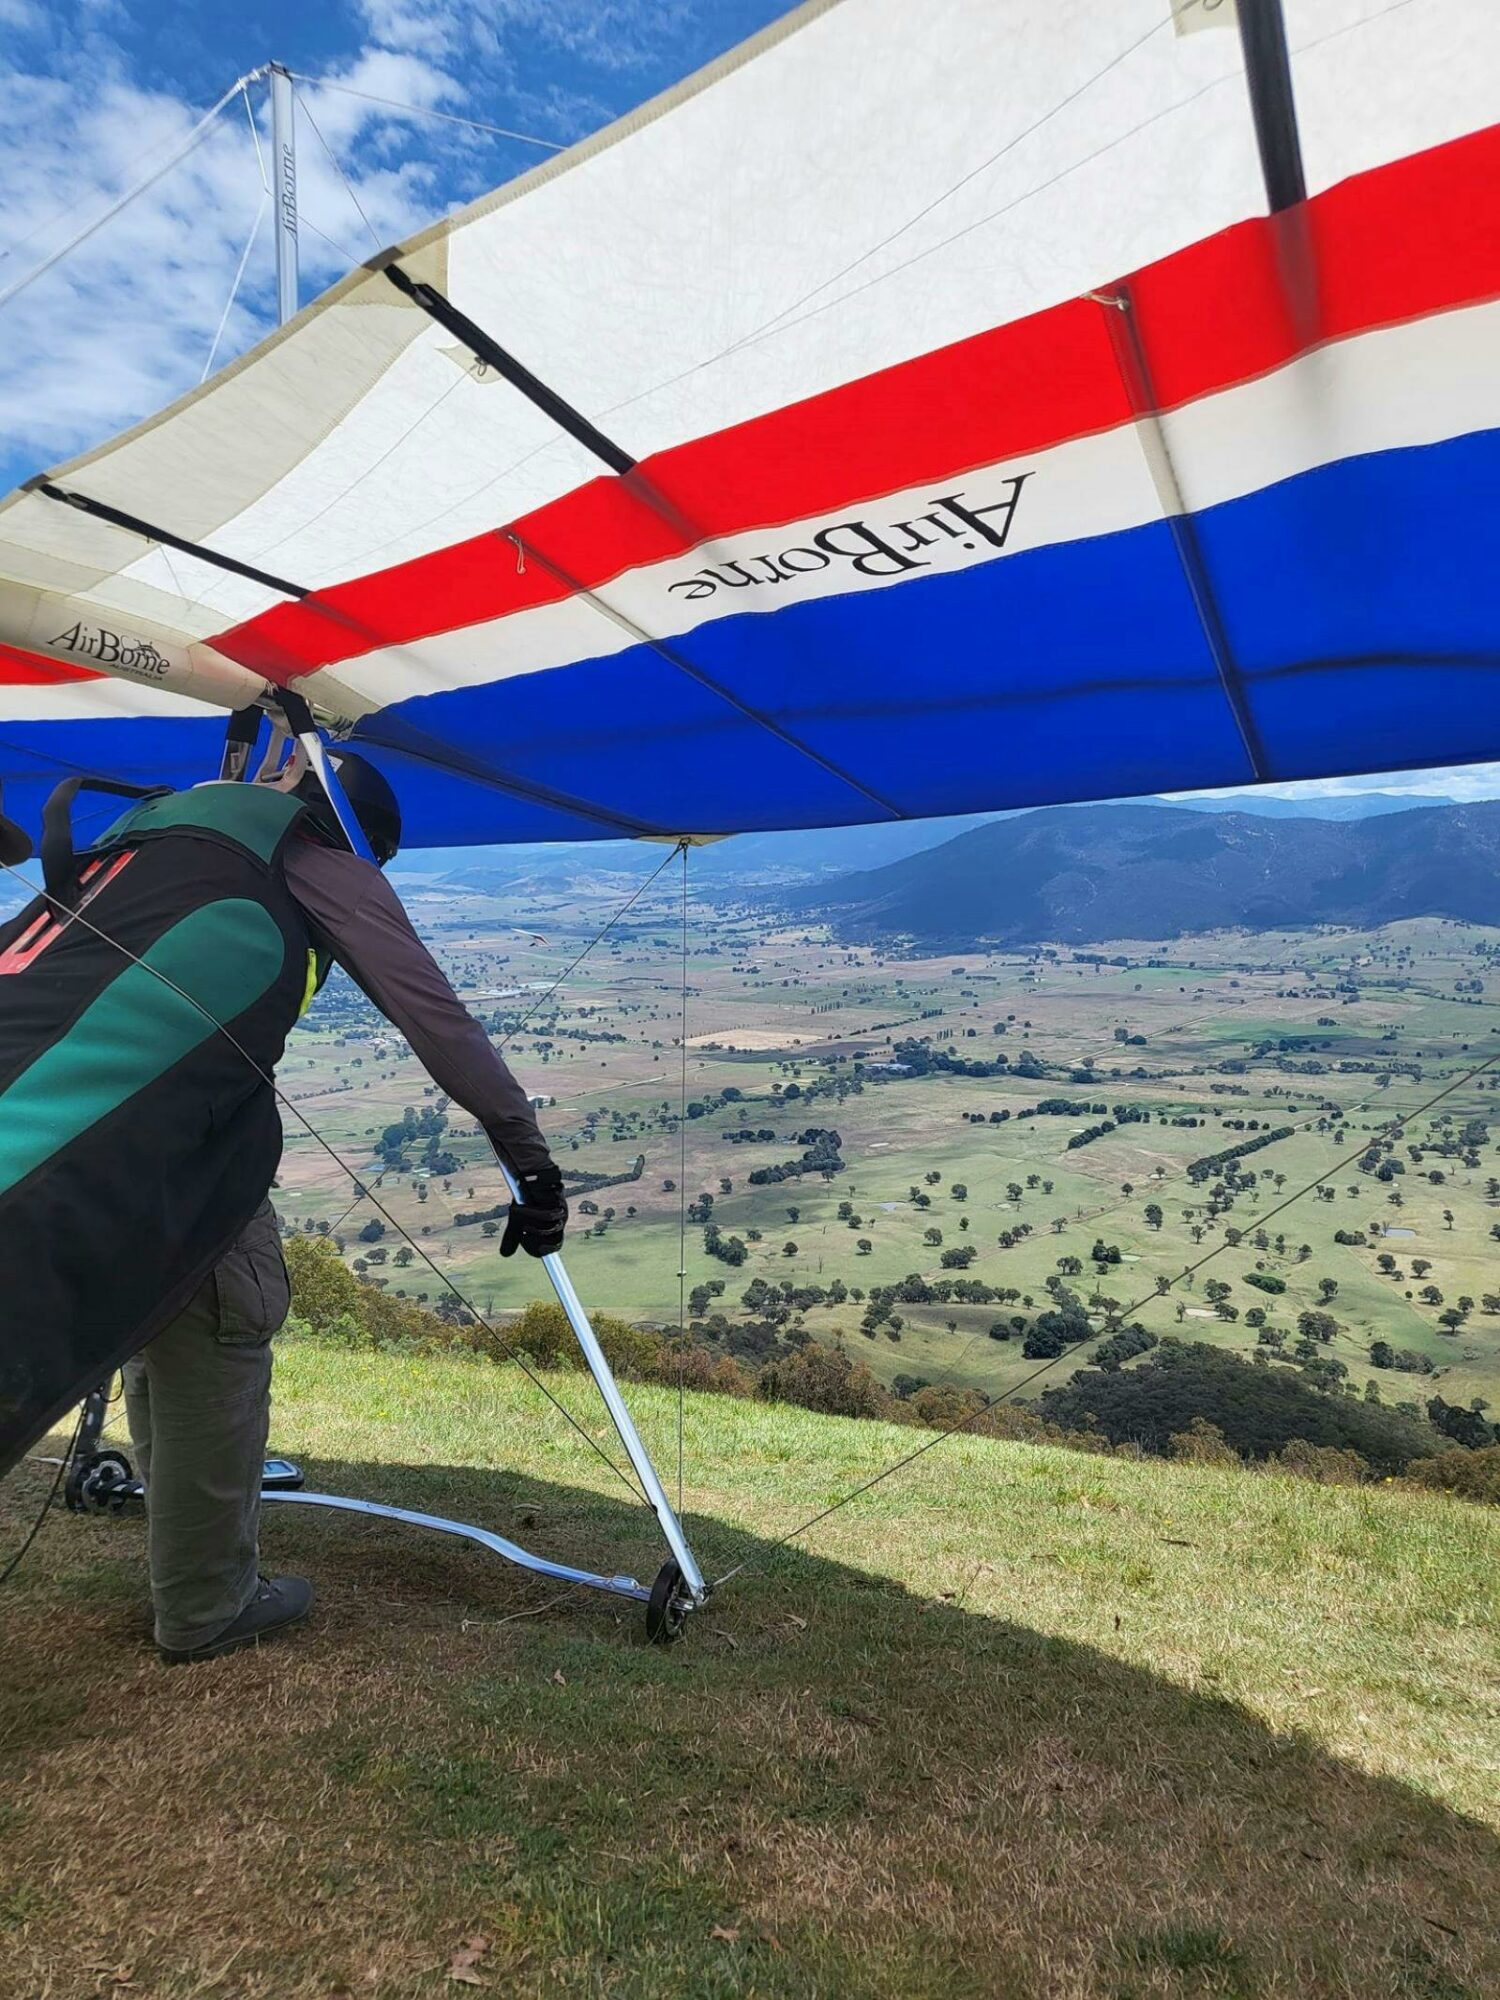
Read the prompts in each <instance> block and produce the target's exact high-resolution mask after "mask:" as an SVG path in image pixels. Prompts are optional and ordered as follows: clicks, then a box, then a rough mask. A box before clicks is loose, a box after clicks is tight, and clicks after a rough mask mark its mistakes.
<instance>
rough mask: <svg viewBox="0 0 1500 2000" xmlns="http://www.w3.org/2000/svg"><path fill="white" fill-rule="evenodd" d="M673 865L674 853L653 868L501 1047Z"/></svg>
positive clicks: (507, 1033)
mask: <svg viewBox="0 0 1500 2000" xmlns="http://www.w3.org/2000/svg"><path fill="white" fill-rule="evenodd" d="M674 852H675V850H674ZM671 865H672V855H671V854H669V855H668V856H667V858H666V860H665V861H663V862H662V863H661V864H660V866H658V867H656V868H653V869H652V871H651V873H650V874H649V875H648V876H647V877H646V879H645V881H644V882H642V883H641V886H640V887H639V888H638V889H637V890H636V892H635V894H634V895H633V896H631V897H629V898H628V899H627V900H626V901H625V902H623V903H622V904H621V905H620V907H619V909H618V910H616V911H615V913H614V915H613V916H612V917H611V918H610V920H609V922H608V923H607V924H606V925H605V926H604V928H603V930H601V931H600V932H599V933H598V935H597V936H596V937H593V938H590V940H589V942H588V943H587V944H586V945H585V946H584V948H583V950H582V951H581V952H579V954H578V956H577V957H576V958H574V959H572V960H570V962H569V963H568V964H567V965H565V966H564V967H563V969H562V971H561V972H560V973H558V975H557V977H556V979H554V980H553V982H552V984H551V985H550V986H549V987H548V988H547V990H546V992H545V993H544V994H543V995H542V997H541V999H540V1000H537V1001H534V1002H533V1003H532V1005H531V1006H530V1007H528V1008H527V1010H526V1012H525V1013H524V1014H523V1015H522V1016H521V1018H520V1020H519V1021H517V1023H516V1025H515V1026H514V1027H513V1028H507V1029H506V1031H505V1033H504V1035H503V1036H502V1037H501V1039H500V1047H501V1048H502V1049H505V1048H509V1046H510V1044H511V1043H512V1042H513V1041H514V1040H515V1038H516V1036H517V1035H519V1034H520V1032H521V1030H522V1029H523V1028H524V1027H525V1026H526V1023H527V1022H528V1021H530V1020H532V1019H533V1018H534V1017H535V1016H536V1015H537V1014H539V1013H540V1012H541V1011H542V1009H543V1008H544V1007H545V1006H546V1004H547V1002H548V1001H549V1000H550V999H551V998H552V996H553V994H554V993H555V992H556V991H557V989H558V987H559V986H561V985H562V983H563V981H564V980H565V979H571V978H572V976H573V974H574V973H575V972H576V971H577V970H578V968H579V966H580V965H582V963H583V961H584V960H585V959H586V958H587V957H588V955H589V953H590V952H591V951H592V950H593V949H594V947H595V946H596V945H598V944H602V943H603V941H604V939H605V938H607V937H608V936H609V934H610V932H611V931H612V930H613V929H614V927H615V925H616V924H617V923H618V922H619V921H620V919H621V917H623V916H624V915H625V914H626V912H627V911H628V910H632V909H634V907H635V905H636V904H637V903H638V902H639V901H640V900H641V898H642V896H644V895H645V893H646V891H647V890H648V889H649V888H650V887H651V884H652V883H653V882H654V881H655V880H656V878H657V877H658V876H659V875H660V874H661V873H662V872H663V870H664V869H667V868H670V867H671Z"/></svg>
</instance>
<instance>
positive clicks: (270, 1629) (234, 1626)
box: [157, 1576, 313, 1667]
mask: <svg viewBox="0 0 1500 2000" xmlns="http://www.w3.org/2000/svg"><path fill="white" fill-rule="evenodd" d="M312 1601H313V1587H312V1585H311V1584H310V1583H309V1582H308V1580H307V1578H306V1577H305V1576H263V1577H262V1578H261V1580H260V1587H259V1589H258V1590H257V1591H256V1593H255V1595H254V1597H252V1598H251V1600H250V1602H249V1603H248V1604H247V1605H246V1606H245V1608H244V1610H243V1611H242V1612H241V1613H240V1615H239V1617H238V1618H235V1619H233V1620H231V1622H230V1623H229V1624H228V1625H226V1626H225V1627H224V1630H223V1631H222V1632H221V1633H220V1634H219V1636H218V1638H217V1639H205V1640H204V1642H203V1644H202V1645H201V1646H159V1647H158V1648H157V1651H158V1652H159V1653H160V1654H161V1656H162V1658H163V1659H164V1660H165V1661H166V1663H167V1665H168V1666H169V1667H185V1666H187V1665H188V1664H189V1663H190V1662H191V1661H193V1660H217V1659H218V1658H219V1656H220V1654H222V1653H235V1652H238V1651H239V1649H240V1647H241V1646H258V1645H259V1644H260V1642H261V1640H262V1639H274V1638H275V1637H276V1634H277V1633H278V1632H284V1631H285V1630H286V1629H287V1627H288V1626H289V1625H300V1624H301V1622H302V1620H303V1619H304V1618H305V1617H306V1616H307V1614H308V1612H309V1611H311V1609H312Z"/></svg>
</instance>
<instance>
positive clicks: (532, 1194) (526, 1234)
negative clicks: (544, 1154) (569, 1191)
mask: <svg viewBox="0 0 1500 2000" xmlns="http://www.w3.org/2000/svg"><path fill="white" fill-rule="evenodd" d="M516 1182H517V1185H518V1186H519V1187H520V1190H521V1199H520V1200H519V1201H513V1202H512V1203H511V1205H510V1219H509V1220H508V1221H507V1223H506V1225H505V1234H504V1235H503V1236H502V1237H501V1239H500V1255H501V1256H502V1257H514V1256H515V1254H516V1250H517V1249H518V1248H520V1249H522V1250H524V1251H525V1252H526V1254H527V1256H528V1257H546V1256H549V1255H550V1254H551V1252H552V1251H554V1250H561V1248H562V1240H563V1231H564V1230H565V1229H566V1228H567V1226H568V1200H567V1196H566V1195H565V1194H564V1193H563V1178H562V1175H561V1173H560V1172H559V1171H558V1169H557V1168H556V1167H555V1166H553V1164H552V1162H551V1161H550V1160H549V1161H548V1162H547V1164H546V1166H545V1167H538V1168H537V1169H536V1171H535V1172H534V1173H530V1174H517V1175H516Z"/></svg>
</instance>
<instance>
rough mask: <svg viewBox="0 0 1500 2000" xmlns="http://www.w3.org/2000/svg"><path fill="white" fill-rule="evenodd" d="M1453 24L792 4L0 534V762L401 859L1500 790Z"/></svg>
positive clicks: (1487, 168) (1476, 216)
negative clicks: (1352, 787)
mask: <svg viewBox="0 0 1500 2000" xmlns="http://www.w3.org/2000/svg"><path fill="white" fill-rule="evenodd" d="M1497 103H1500V18H1497V15H1496V10H1495V7H1494V5H1493V0H1398V4H1392V0H1288V4H1287V7H1286V27H1285V35H1284V37H1283V34H1282V25H1281V8H1280V7H1279V6H1277V5H1275V4H1274V0H1239V20H1238V22H1236V20H1235V18H1234V9H1233V7H1232V5H1231V4H1230V0H1225V4H1223V5H1222V6H1219V5H1214V4H1211V0H1073V4H1062V0H1008V4H1007V6H1006V7H1004V8H1003V9H997V8H996V7H995V6H994V5H993V4H992V0H929V4H927V5H925V6H922V7H912V6H910V5H909V4H906V0H833V3H832V4H830V3H829V0H812V4H809V5H805V6H803V7H801V8H800V9H798V10H797V11H796V12H794V13H792V14H791V15H789V16H788V17H787V18H786V19H785V20H784V21H782V22H780V23H779V24H777V25H776V26H775V27H774V28H772V29H771V30H770V31H768V32H767V33H765V34H763V35H762V36H760V37H759V38H757V39H756V40H754V41H752V42H750V43H748V44H746V45H745V46H744V47H743V48H741V49H739V50H737V51H735V52H734V53H733V54H731V55H730V56H728V57H726V58H725V59H724V60H723V61H721V62H719V63H716V64H715V65H713V66H712V67H711V68H709V69H708V70H706V71H704V72H703V73H702V74H700V75H698V76H695V77H693V78H691V79H690V80H689V81H687V82H686V83H684V84H683V85H681V86H680V87H679V88H677V89H675V90H673V91H671V92H669V93H668V94H667V95H666V96H664V97H662V98H660V99H658V100H657V101H655V102H654V103H651V104H649V105H647V106H645V107H644V108H643V109H642V110H640V111H638V112H636V113H635V114H633V115H631V116H630V117H628V118H626V119H624V120H622V121H621V122H620V123H618V124H616V125H614V126H612V127H611V128H609V129H608V130H606V131H603V132H601V133H600V134H598V135H597V136H595V137H594V138H592V139H590V140H588V141H587V142H585V143H584V144H582V145H580V146H577V147H575V148H574V149H573V150H572V151H571V152H569V153H567V154H566V155H563V156H561V157H560V158H558V159H556V160H552V161H549V162H548V163H547V164H546V165H544V166H542V167H540V168H538V169H537V170H536V171H535V172H533V173H531V174H529V175H527V176H526V177H525V178H523V179H521V180H518V181H516V182H513V183H511V184H509V185H507V186H505V187H502V188H501V189H499V190H498V191H497V192H496V193H494V194H492V195H490V196H488V197H486V198H485V199H483V200H481V201H479V202H477V203H475V204H474V205H473V206H472V207H471V208H469V209H467V210H465V211H463V212H462V213H460V214H457V215H455V216H453V217H450V218H448V219H446V220H445V221H443V222H441V223H439V224H438V225H436V226H435V227H433V228H432V229H430V230H428V231H427V232H425V233H424V234H423V235H421V236H418V237H416V238H414V239H413V240H412V241H410V242H409V243H405V244H402V245H399V246H397V247H396V248H395V249H393V250H391V251H390V252H388V253H386V254H385V255H383V256H381V257H378V258H375V259H373V260H372V261H371V263H370V265H369V266H367V267H364V268H362V269H360V270H358V271H357V272H355V273H354V274H352V275H351V276H350V277H348V278H347V279H346V280H344V281H343V282H342V283H340V284H339V285H337V286H335V287H334V288H333V289H332V290H331V291H329V292H328V293H326V294H325V295H324V296H323V297H321V298H320V299H318V300H317V301H316V302H315V303H314V304H312V305H310V306H309V307H308V308H307V309H306V310H305V311H303V312H302V313H301V314H300V315H299V316H298V317H297V318H296V319H294V320H293V321H292V322H291V323H290V324H289V325H288V326H286V327H285V328H283V329H282V330H281V331H279V332H278V333H276V334H273V335H272V336H271V337H269V338H268V339H266V340H264V341H263V342H262V343H261V344H260V345H259V346H257V347H256V348H255V349H253V350H252V351H251V352H249V353H248V354H246V355H245V356H244V357H243V358H242V359H240V360H239V361H237V362H235V363H234V364H233V365H232V366H230V367H227V368H226V369H224V370H223V372H222V373H220V374H219V375H218V376H216V377H214V378H213V379H212V380H211V381H210V382H209V383H208V384H207V385H206V386H205V387H204V388H202V389H200V390H198V391H196V392H195V393H194V394H192V395H190V396H187V397H185V398H184V399H183V400H181V401H180V402H178V403H177V404H175V405H174V406H173V407H172V408H170V409H169V410H167V411H166V412H165V413H164V414H162V415H161V416H159V417H157V418H154V419H152V420H151V421H149V422H147V423H144V424H142V425H140V426H139V427H138V428H137V429H135V430H133V431H131V432H130V433H128V434H127V435H125V436H123V437H121V438H119V439H117V440H115V441H113V442H111V443H109V444H107V445H105V446H103V447H102V448H100V449H99V450H96V451H93V452H90V453H88V454H86V455H84V456H83V457H82V458H79V459H77V460H75V461H74V462H73V463H71V464H70V465H67V466H64V467H61V468H59V469H57V470H54V471H52V472H50V473H48V474H47V475H46V476H45V477H44V478H41V479H38V480H36V481H33V482H32V483H31V484H30V485H29V486H28V487H27V488H26V489H24V490H22V491H21V492H19V493H17V494H16V495H14V496H12V497H11V498H10V499H9V501H8V502H6V503H5V505H4V506H3V508H0V641H3V642H4V650H3V652H0V775H3V777H4V780H5V784H6V796H7V802H8V805H9V807H10V809H11V810H13V811H17V812H18V814H19V816H20V817H22V818H24V819H27V820H30V821H33V822H34V820H35V817H36V811H37V805H38V802H39V800H40V798H41V797H42V796H43V795H44V794H45V791H46V790H47V788H48V787H50V786H51V784H52V783H53V782H54V781H55V779H56V778H57V777H58V776H59V775H60V774H63V773H66V772H69V771H76V770H78V769H87V770H90V771H94V772H100V773H103V774H106V775H110V776H114V777H117V778H128V779H138V780H139V779H151V780H160V781H163V782H167V783H183V782H190V781H192V780H195V779H197V778H200V777H203V776H207V775H211V774H212V773H213V771H214V770H215V769H216V768H217V763H218V746H219V741H220V738H221V735H222V717H221V716H220V717H217V718H216V716H215V713H214V710H215V708H217V709H218V710H220V711H222V710H223V709H225V708H236V707H242V706H243V705H244V704H245V703H246V702H248V701H253V700H255V699H256V698H257V696H258V695H259V694H260V693H261V692H262V691H263V690H264V688H265V687H266V686H267V684H271V685H273V686H277V687H290V688H294V689H296V690H297V691H299V692H300V693H301V694H303V695H304V696H305V697H306V698H307V700H308V701H309V702H311V703H312V704H313V706H314V708H315V709H316V711H317V713H318V714H319V715H320V716H321V717H322V718H324V719H325V720H327V721H328V722H330V723H331V724H332V725H333V726H334V727H335V729H336V730H337V731H342V732H346V733H348V734H350V735H351V736H352V738H353V740H354V741H355V742H357V743H358V744H360V745H361V746H364V747H367V748H369V749H370V750H372V751H373V752H374V753H375V755H376V756H377V758H379V759H380V760H381V761H382V762H383V763H384V764H385V766H386V768H387V770H388V771H389V773H390V775H391V776H392V778H393V779H394V780H395V782H396V783H397V784H398V785H399V787H400V790H401V795H402V798H403V803H404V805H405V809H406V819H407V826H408V829H409V838H410V839H411V840H412V841H413V842H414V843H416V844H423V843H443V844H449V845H451V844H460V843H463V842H467V841H509V840H514V841H538V840H547V839H568V840H577V839H580V838H590V837H607V836H619V835H622V834H636V835H653V836H663V835H665V836H675V835H681V834H688V833H730V832H736V831H743V830H748V829H768V828H778V827H791V826H813V825H831V824H841V823H847V822H855V821H869V820H879V819H885V818H892V817H901V816H909V815H910V816H916V815H929V814H944V813H959V812H969V811H974V810H979V809H985V808H998V807H1005V806H1016V805H1026V804H1037V803H1043V802H1048V801H1057V800H1071V799H1086V798H1095V797H1106V796H1119V795H1122V794H1132V793H1143V792H1158V791H1170V790H1176V789H1187V788H1197V787H1208V786H1217V785H1243V784H1246V783H1252V782H1256V781H1264V780H1272V779H1275V780H1284V779H1293V778H1308V777H1317V776H1325V775H1331V774H1336V773H1344V772H1362V771H1381V770H1392V769H1398V768H1403V767H1411V766H1415V765H1424V764H1450V763H1460V762H1465V761H1473V760H1478V759H1500V592H1497V590H1496V588H1495V577H1496V575H1497V573H1500V533H1497V520H1500V509H1497V506H1496V500H1495V496H1496V492H1497V490H1500V428H1497V427H1500V368H1497V366H1496V360H1495V357H1496V355H1497V354H1500V126H1497V125H1496V124H1495V123H1494V116H1495V110H1496V106H1497Z"/></svg>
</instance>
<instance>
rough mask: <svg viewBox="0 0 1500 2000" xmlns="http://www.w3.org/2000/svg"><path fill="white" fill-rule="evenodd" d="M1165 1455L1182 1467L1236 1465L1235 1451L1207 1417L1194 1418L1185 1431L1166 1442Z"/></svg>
mask: <svg viewBox="0 0 1500 2000" xmlns="http://www.w3.org/2000/svg"><path fill="white" fill-rule="evenodd" d="M1167 1454H1168V1456H1169V1457H1171V1458H1175V1459H1178V1460H1179V1461H1180V1462H1181V1463H1182V1464H1184V1465H1238V1464H1239V1462H1240V1455H1239V1453H1238V1452H1237V1451H1235V1450H1234V1449H1233V1448H1232V1447H1231V1446H1230V1444H1229V1443H1228V1441H1227V1440H1226V1438H1225V1436H1224V1433H1223V1432H1222V1431H1221V1430H1220V1429H1219V1426H1218V1425H1217V1424H1211V1423H1210V1422H1209V1421H1208V1419H1207V1417H1194V1418H1193V1421H1192V1422H1191V1423H1190V1424H1189V1425H1188V1427H1187V1429H1186V1430H1185V1431H1176V1432H1174V1434H1173V1435H1172V1436H1171V1437H1170V1438H1168V1440H1167Z"/></svg>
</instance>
